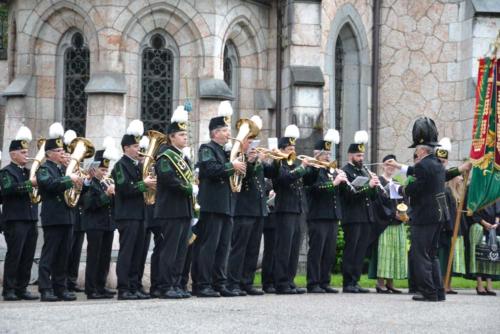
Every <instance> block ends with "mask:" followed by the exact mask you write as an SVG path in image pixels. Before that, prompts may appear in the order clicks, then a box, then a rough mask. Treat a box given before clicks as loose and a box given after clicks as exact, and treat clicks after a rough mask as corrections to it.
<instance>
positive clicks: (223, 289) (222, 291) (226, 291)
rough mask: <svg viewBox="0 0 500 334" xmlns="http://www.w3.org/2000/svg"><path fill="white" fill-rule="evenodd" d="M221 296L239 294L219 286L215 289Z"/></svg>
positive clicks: (235, 295)
mask: <svg viewBox="0 0 500 334" xmlns="http://www.w3.org/2000/svg"><path fill="white" fill-rule="evenodd" d="M217 291H218V292H219V293H220V295H221V296H222V297H238V296H239V295H240V294H239V293H238V292H236V291H234V290H229V289H228V288H226V287H221V288H219V289H217Z"/></svg>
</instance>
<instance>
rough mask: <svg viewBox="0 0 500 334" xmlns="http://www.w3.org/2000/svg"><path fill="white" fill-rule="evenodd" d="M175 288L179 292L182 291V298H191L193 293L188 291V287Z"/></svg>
mask: <svg viewBox="0 0 500 334" xmlns="http://www.w3.org/2000/svg"><path fill="white" fill-rule="evenodd" d="M175 290H176V291H177V292H178V293H180V295H181V296H182V298H191V294H190V293H189V291H187V289H183V288H175Z"/></svg>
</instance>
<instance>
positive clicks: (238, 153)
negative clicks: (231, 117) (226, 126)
mask: <svg viewBox="0 0 500 334" xmlns="http://www.w3.org/2000/svg"><path fill="white" fill-rule="evenodd" d="M236 130H238V134H237V135H236V138H233V139H234V144H233V147H232V148H231V154H230V155H229V161H234V160H235V159H238V160H240V161H245V152H243V142H244V141H246V140H247V139H249V138H255V137H257V136H258V135H259V132H260V129H259V127H258V126H257V124H255V123H254V122H253V121H252V120H250V119H247V118H242V119H240V120H238V122H237V123H236ZM244 177H245V175H241V174H240V173H234V174H233V175H231V176H230V177H229V184H230V185H231V190H232V191H233V192H236V193H239V192H240V191H241V186H242V184H243V178H244Z"/></svg>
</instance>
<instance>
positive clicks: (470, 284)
mask: <svg viewBox="0 0 500 334" xmlns="http://www.w3.org/2000/svg"><path fill="white" fill-rule="evenodd" d="M359 283H360V285H361V286H362V287H364V288H374V287H375V280H372V279H368V277H367V276H366V275H363V276H361V281H360V282H359ZM295 284H297V285H298V286H300V287H305V286H306V276H305V275H297V276H296V277H295ZM331 284H332V286H334V287H341V286H342V276H341V275H339V274H335V275H334V276H333V277H332V283H331ZM255 285H261V277H260V273H257V275H256V276H255ZM394 286H395V287H396V288H408V280H396V281H395V282H394ZM451 286H452V288H453V289H475V288H476V281H471V280H467V279H465V278H462V277H453V278H452V280H451ZM493 289H495V290H500V282H493Z"/></svg>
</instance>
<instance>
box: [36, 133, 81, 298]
mask: <svg viewBox="0 0 500 334" xmlns="http://www.w3.org/2000/svg"><path fill="white" fill-rule="evenodd" d="M63 134H64V129H63V127H62V125H61V124H60V123H54V124H52V125H51V126H50V129H49V139H47V140H46V141H45V156H46V162H45V163H44V164H43V165H42V166H40V168H39V169H38V171H37V173H36V178H37V183H38V187H39V191H40V195H41V198H42V212H41V215H40V216H41V218H42V228H43V241H44V242H43V247H42V253H41V255H40V264H39V268H38V272H39V274H38V289H39V290H40V293H41V300H42V301H58V300H65V301H72V300H76V296H75V295H74V294H73V293H71V292H69V291H68V290H67V289H66V269H67V266H68V255H69V252H70V250H71V239H72V234H73V222H72V219H71V210H70V208H69V206H68V205H67V204H66V202H65V200H64V191H65V190H67V189H70V188H72V187H74V186H75V187H81V186H82V180H81V179H80V177H79V176H78V175H76V174H71V175H70V176H64V173H63V171H62V170H63V168H64V167H63V166H62V164H63V162H64V159H65V153H64V147H63V139H62V136H63ZM54 293H55V295H54Z"/></svg>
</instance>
